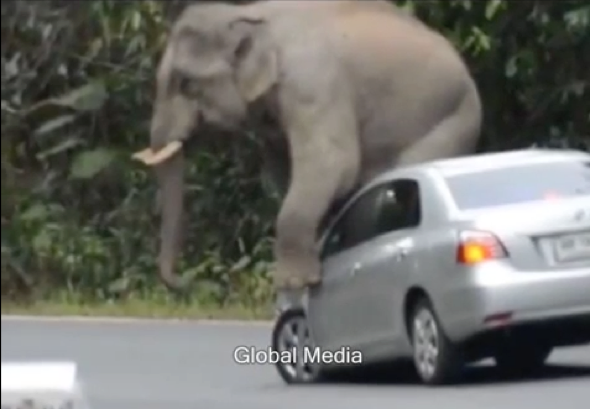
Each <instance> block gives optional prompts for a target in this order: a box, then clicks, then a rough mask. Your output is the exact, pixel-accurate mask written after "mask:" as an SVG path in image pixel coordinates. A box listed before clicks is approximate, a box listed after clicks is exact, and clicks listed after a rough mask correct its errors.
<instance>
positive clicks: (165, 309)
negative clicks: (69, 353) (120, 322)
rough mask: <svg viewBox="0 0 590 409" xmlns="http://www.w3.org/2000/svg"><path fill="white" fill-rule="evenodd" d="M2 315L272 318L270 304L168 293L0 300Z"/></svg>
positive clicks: (56, 296) (63, 295)
mask: <svg viewBox="0 0 590 409" xmlns="http://www.w3.org/2000/svg"><path fill="white" fill-rule="evenodd" d="M1 305H2V314H13V315H42V316H87V317H137V318H174V319H193V320H196V319H217V320H222V319H231V320H261V319H264V320H266V319H271V318H272V315H273V310H272V307H271V306H270V305H268V304H267V305H258V306H247V305H241V304H239V303H235V304H232V305H226V306H219V305H216V304H215V303H201V304H200V303H196V302H179V301H175V300H173V299H171V297H170V296H166V295H160V296H147V297H146V296H129V297H127V298H126V299H124V300H116V301H115V300H112V301H104V302H85V301H83V300H81V299H80V297H77V296H73V295H71V294H58V295H54V296H51V297H46V298H44V299H42V300H36V301H31V302H26V303H24V302H14V301H7V300H6V299H3V300H2V303H1Z"/></svg>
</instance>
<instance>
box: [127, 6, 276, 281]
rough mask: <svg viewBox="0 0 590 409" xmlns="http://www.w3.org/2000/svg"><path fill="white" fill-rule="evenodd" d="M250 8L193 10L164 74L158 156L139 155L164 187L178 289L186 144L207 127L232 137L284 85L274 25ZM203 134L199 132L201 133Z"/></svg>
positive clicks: (170, 265) (157, 112)
mask: <svg viewBox="0 0 590 409" xmlns="http://www.w3.org/2000/svg"><path fill="white" fill-rule="evenodd" d="M245 10H246V7H243V6H242V7H240V6H230V5H224V4H209V5H207V4H205V5H197V6H190V7H189V8H187V9H186V10H185V11H184V13H183V14H182V16H181V17H180V18H179V20H178V21H177V22H176V23H175V25H174V27H173V29H172V31H171V33H170V37H169V40H168V44H167V46H166V50H165V52H164V55H163V57H162V60H161V62H160V65H159V68H158V73H157V78H156V82H157V90H156V101H155V106H154V111H153V116H152V124H151V143H150V148H148V149H145V150H143V151H141V152H138V153H136V154H135V155H134V158H135V159H138V160H140V161H142V162H144V163H145V164H147V165H149V166H154V167H155V170H156V175H157V177H158V183H159V187H160V195H161V196H160V197H161V212H162V221H161V223H162V225H161V232H160V255H159V269H160V275H161V277H162V279H163V281H164V282H165V283H166V284H167V285H168V286H169V287H170V288H181V287H183V286H184V283H182V282H181V281H180V280H179V278H178V277H177V276H176V275H175V273H174V266H175V259H176V257H177V255H178V252H179V249H180V246H181V237H180V236H181V230H182V229H181V226H182V222H181V219H182V213H183V196H184V193H183V185H184V155H183V152H182V146H183V142H184V141H185V140H186V139H187V138H188V137H189V135H191V134H198V129H197V128H198V126H199V123H200V122H205V123H208V124H210V125H213V126H217V127H221V128H225V129H227V130H234V129H238V128H239V127H240V126H241V124H242V123H243V122H244V121H245V119H246V116H247V107H248V104H249V103H250V102H253V101H254V100H256V99H258V98H259V97H261V96H262V95H264V94H265V93H266V92H267V91H268V90H269V89H270V88H271V87H272V86H273V85H274V84H275V83H276V80H277V64H276V54H275V53H274V49H273V48H272V47H270V43H269V42H268V41H267V36H266V34H265V33H266V31H267V30H266V29H267V21H266V20H264V19H262V18H260V17H257V16H252V15H246V14H245ZM195 131H197V132H195Z"/></svg>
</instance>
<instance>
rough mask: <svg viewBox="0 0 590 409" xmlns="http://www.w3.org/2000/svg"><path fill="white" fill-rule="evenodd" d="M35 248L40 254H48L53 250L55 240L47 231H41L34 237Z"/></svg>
mask: <svg viewBox="0 0 590 409" xmlns="http://www.w3.org/2000/svg"><path fill="white" fill-rule="evenodd" d="M32 244H33V248H34V249H35V250H36V251H38V252H46V251H48V250H49V249H51V246H52V244H53V238H52V237H51V235H50V234H49V233H48V232H47V231H46V230H41V231H40V232H39V233H38V234H37V235H36V236H35V237H33V243H32Z"/></svg>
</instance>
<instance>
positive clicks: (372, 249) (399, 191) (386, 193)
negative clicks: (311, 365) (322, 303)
mask: <svg viewBox="0 0 590 409" xmlns="http://www.w3.org/2000/svg"><path fill="white" fill-rule="evenodd" d="M376 199H377V201H378V203H377V204H376V206H375V207H376V212H377V217H376V218H375V220H374V223H375V227H374V233H373V237H372V238H371V239H370V240H369V241H367V242H366V243H364V245H363V246H362V248H363V249H364V253H365V254H363V255H362V256H360V257H359V260H362V261H359V263H358V264H357V265H356V268H357V269H358V271H357V274H356V276H355V278H354V280H351V281H350V286H351V288H350V291H351V292H354V293H355V294H359V295H360V296H359V297H357V298H356V299H355V300H356V303H353V304H352V305H351V306H350V308H351V309H353V310H357V311H362V314H363V315H364V317H365V318H364V320H362V321H361V324H360V325H359V326H358V334H357V336H356V338H355V339H354V340H353V341H351V342H354V344H355V345H357V346H358V347H359V348H363V349H365V348H369V347H373V348H372V349H373V350H375V351H377V350H379V346H380V345H384V346H385V349H386V350H389V349H390V348H391V347H394V341H395V340H396V339H401V337H400V335H403V333H404V332H403V331H405V323H404V321H403V314H402V311H401V309H402V308H403V299H404V296H405V290H406V287H407V282H408V281H409V278H408V277H409V276H410V275H411V274H412V273H413V271H412V270H413V269H414V268H416V267H417V264H416V261H417V259H416V256H417V254H416V250H417V249H418V247H419V246H418V242H417V240H419V235H418V234H417V233H418V228H419V226H420V223H421V219H422V204H421V197H420V189H419V183H418V181H417V180H414V179H410V178H404V179H397V180H394V181H390V182H386V183H384V184H383V185H381V186H380V187H379V194H378V195H377V198H376Z"/></svg>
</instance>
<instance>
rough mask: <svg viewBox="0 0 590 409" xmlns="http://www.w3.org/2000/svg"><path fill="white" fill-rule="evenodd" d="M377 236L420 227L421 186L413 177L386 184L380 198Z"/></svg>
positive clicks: (376, 226)
mask: <svg viewBox="0 0 590 409" xmlns="http://www.w3.org/2000/svg"><path fill="white" fill-rule="evenodd" d="M379 200H380V203H379V205H378V209H379V212H378V216H377V220H376V225H375V228H376V231H375V236H380V235H382V234H386V233H389V232H392V231H395V230H403V229H410V228H414V227H418V226H419V225H420V222H421V221H422V204H421V197H420V186H419V184H418V182H417V181H416V180H413V179H398V180H396V181H393V182H390V183H389V184H387V185H385V186H384V188H383V190H382V193H381V196H380V198H379Z"/></svg>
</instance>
